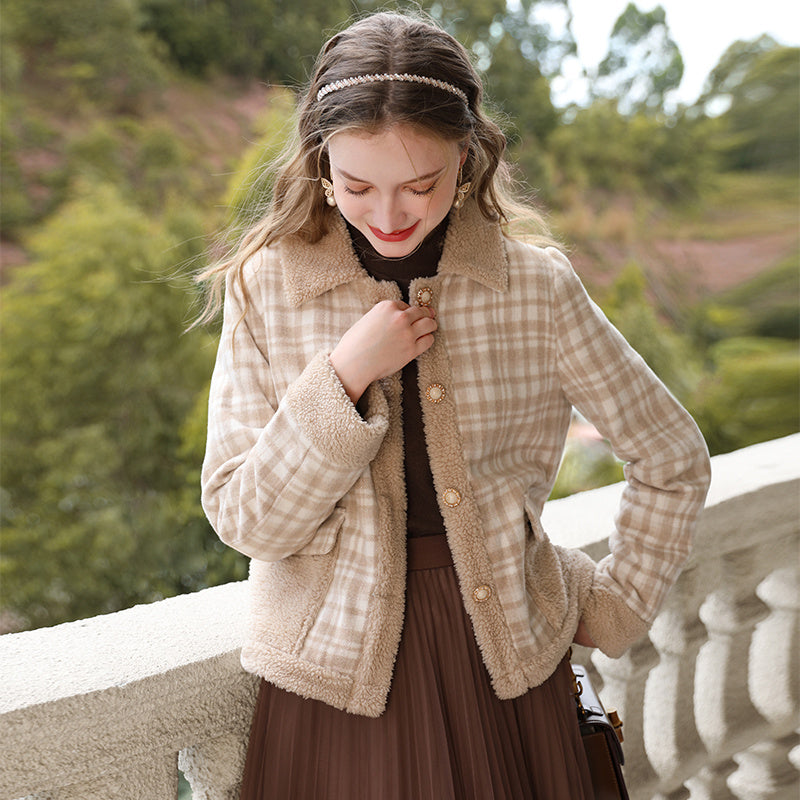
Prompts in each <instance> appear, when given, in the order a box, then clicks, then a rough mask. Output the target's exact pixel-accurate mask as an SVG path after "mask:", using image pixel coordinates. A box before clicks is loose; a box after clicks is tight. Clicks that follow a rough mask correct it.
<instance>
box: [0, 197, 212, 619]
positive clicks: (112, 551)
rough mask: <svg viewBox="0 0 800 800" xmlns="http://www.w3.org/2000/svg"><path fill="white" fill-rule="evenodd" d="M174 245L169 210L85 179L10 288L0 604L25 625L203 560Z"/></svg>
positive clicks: (176, 578) (155, 591)
mask: <svg viewBox="0 0 800 800" xmlns="http://www.w3.org/2000/svg"><path fill="white" fill-rule="evenodd" d="M177 227H178V228H180V229H181V230H182V232H183V233H185V230H186V220H185V219H184V220H180V221H179V225H178V226H177ZM178 244H179V241H176V237H175V236H174V234H173V233H172V232H171V231H170V225H169V220H167V222H166V224H161V223H155V222H153V221H151V220H150V219H148V218H147V217H146V216H144V215H143V214H142V212H140V211H138V210H136V209H135V208H133V207H131V206H130V205H128V204H127V203H126V202H125V201H124V200H123V198H122V197H121V196H120V195H119V193H118V192H117V191H115V190H114V189H112V188H110V187H108V186H107V185H93V186H91V187H87V188H86V190H85V192H84V193H82V194H80V195H79V196H77V197H76V198H75V199H73V200H72V201H71V202H69V203H68V204H67V205H66V206H64V207H63V209H62V210H61V211H60V212H59V213H58V214H57V215H55V216H54V217H53V218H52V219H51V220H50V221H49V222H48V223H47V225H46V226H45V227H44V228H43V229H42V230H41V232H40V233H39V234H38V235H37V236H36V237H35V238H34V239H33V241H32V243H31V247H32V250H33V253H34V261H33V263H31V264H29V265H27V266H26V267H25V268H24V269H20V270H17V271H16V272H15V273H14V275H13V280H12V281H11V283H10V285H9V286H8V287H7V288H6V289H5V290H4V293H3V307H4V330H3V349H2V353H0V366H1V367H2V372H1V373H0V375H1V376H2V390H3V406H2V413H1V414H0V424H1V430H2V440H3V459H2V463H0V475H1V476H2V487H3V492H4V504H3V528H2V535H3V560H2V577H3V587H4V588H3V601H4V604H5V605H6V606H8V607H10V608H11V609H12V610H14V611H16V612H17V613H18V614H20V615H22V616H23V617H25V618H26V620H27V622H28V624H31V625H41V624H50V623H53V622H59V621H64V620H67V619H74V618H78V617H81V616H84V615H87V614H95V613H98V612H100V611H110V610H114V609H117V608H122V607H126V606H128V605H131V604H133V603H136V602H142V601H148V600H152V599H155V598H158V597H161V596H164V595H169V594H174V593H176V592H178V591H181V590H182V588H183V587H184V586H185V584H186V581H187V579H190V580H191V579H192V577H193V576H194V575H195V574H197V573H202V572H203V571H205V566H203V567H202V568H198V567H196V566H193V563H192V560H193V559H194V558H196V553H197V552H202V551H201V549H200V548H195V549H194V551H193V550H192V547H191V546H190V544H189V543H188V542H187V540H186V538H185V536H186V534H187V531H186V530H185V528H184V527H182V525H183V523H185V522H186V512H185V509H182V507H181V504H180V502H179V501H180V500H183V502H184V503H185V502H186V497H185V492H186V467H185V466H184V465H183V464H182V461H181V458H180V453H179V448H180V446H181V439H180V430H181V427H182V425H183V421H184V419H185V417H186V415H187V413H188V412H189V410H190V409H191V408H192V407H193V405H194V403H195V401H196V400H195V399H196V396H197V394H198V391H199V389H200V388H201V387H202V386H203V385H204V384H205V382H206V380H207V376H208V374H209V373H210V369H211V363H212V358H213V348H212V347H210V346H209V345H210V343H209V342H208V341H207V340H205V337H203V336H202V334H200V333H199V332H195V333H193V334H191V335H185V336H184V335H182V331H183V328H184V324H185V319H186V311H187V309H186V308H185V299H182V298H185V287H184V291H179V289H178V287H175V286H170V285H169V284H168V283H167V282H166V280H165V279H166V278H167V277H168V272H169V271H170V269H171V268H170V266H169V265H170V264H172V263H174V261H173V258H174V256H175V255H176V254H178V253H180V254H181V255H184V254H185V250H184V251H183V252H181V248H180V247H177V248H176V245H178ZM195 494H196V489H195ZM196 501H197V497H196V496H195V506H197V505H198V504H197V502H196ZM197 516H199V511H198V513H197V514H195V517H197ZM194 527H195V529H194V530H189V531H188V533H189V534H191V536H190V539H191V538H194V539H195V540H197V539H198V538H200V536H201V531H200V530H199V528H198V526H197V525H195V526H194ZM202 533H203V534H204V535H205V536H207V537H209V539H210V533H209V531H208V528H207V527H206V528H205V530H204V532H202ZM195 543H196V542H195ZM187 552H188V553H189V556H188V558H187V555H186V554H187ZM32 553H35V554H36V557H35V558H32V557H31V554H32ZM187 561H188V564H187Z"/></svg>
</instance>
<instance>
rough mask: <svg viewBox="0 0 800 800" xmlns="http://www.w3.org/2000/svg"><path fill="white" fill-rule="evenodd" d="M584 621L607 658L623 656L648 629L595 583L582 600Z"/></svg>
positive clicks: (623, 605) (606, 590) (606, 587)
mask: <svg viewBox="0 0 800 800" xmlns="http://www.w3.org/2000/svg"><path fill="white" fill-rule="evenodd" d="M583 622H584V624H585V625H586V628H587V630H588V631H589V635H590V636H591V637H592V639H593V640H594V643H595V644H596V645H597V647H598V648H599V649H600V650H602V651H603V652H604V653H605V654H606V655H607V656H609V658H619V657H620V656H622V655H623V654H624V653H625V651H626V650H627V649H628V648H629V647H630V646H631V645H632V644H633V643H634V642H636V641H637V640H638V639H640V638H641V637H642V636H644V634H645V633H647V630H648V628H649V627H650V626H649V625H648V624H647V623H646V622H645V621H644V620H643V619H642V618H641V617H639V616H638V615H637V614H636V613H634V612H633V611H632V610H631V609H630V607H629V606H628V605H626V603H625V601H624V600H623V599H622V598H621V597H620V596H619V595H618V594H617V593H616V592H615V591H613V590H612V589H611V588H609V587H608V586H604V585H603V584H602V583H600V582H598V581H597V580H595V581H594V582H593V583H592V588H591V589H590V591H589V594H588V596H587V597H586V599H585V601H584V606H583Z"/></svg>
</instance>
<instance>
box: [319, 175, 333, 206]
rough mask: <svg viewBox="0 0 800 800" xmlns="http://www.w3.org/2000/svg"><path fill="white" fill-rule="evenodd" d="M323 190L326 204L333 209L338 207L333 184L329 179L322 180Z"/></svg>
mask: <svg viewBox="0 0 800 800" xmlns="http://www.w3.org/2000/svg"><path fill="white" fill-rule="evenodd" d="M320 181H321V183H322V188H323V189H324V190H325V202H326V203H327V204H328V205H329V206H331V207H333V206H335V205H336V198H335V197H334V196H333V184H332V183H331V182H330V181H329V180H328V179H327V178H320Z"/></svg>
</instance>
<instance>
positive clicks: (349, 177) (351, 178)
mask: <svg viewBox="0 0 800 800" xmlns="http://www.w3.org/2000/svg"><path fill="white" fill-rule="evenodd" d="M331 166H333V165H331ZM445 169H447V166H446V165H445V166H444V167H440V168H439V169H437V170H434V171H433V172H429V173H428V174H427V175H420V176H419V177H417V178H412V179H411V180H410V181H404V182H403V184H402V185H403V186H405V185H406V184H407V183H423V182H424V181H428V180H430V179H431V178H435V177H437V176H438V175H440V174H441V173H442V172H444V171H445ZM336 171H337V172H338V173H339V174H340V175H341V176H342V177H343V178H345V179H346V180H348V181H353V182H354V183H370V181H365V180H364V179H363V178H356V176H355V175H350V173H348V172H345V171H344V170H343V169H339V167H336Z"/></svg>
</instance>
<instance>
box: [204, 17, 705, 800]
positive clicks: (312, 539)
mask: <svg viewBox="0 0 800 800" xmlns="http://www.w3.org/2000/svg"><path fill="white" fill-rule="evenodd" d="M481 100H482V88H481V84H480V80H479V78H478V76H477V74H476V72H475V70H474V69H473V67H472V65H471V63H470V59H469V57H468V55H467V53H466V51H465V50H464V48H463V47H461V45H459V44H458V43H457V42H456V41H455V40H454V39H453V38H452V37H450V36H449V35H448V34H446V33H445V32H443V31H442V30H440V29H439V28H437V27H436V26H434V25H431V24H429V23H427V22H424V21H419V20H417V19H414V18H410V17H407V16H403V15H397V14H377V15H373V16H370V17H367V18H366V19H363V20H361V21H359V22H357V23H355V24H354V25H352V26H351V27H350V28H348V29H347V30H345V31H344V32H342V33H340V34H338V35H336V36H334V37H333V38H332V39H331V40H330V41H329V42H328V43H327V44H326V45H325V47H324V48H323V50H322V52H321V53H320V55H319V58H318V61H317V64H316V68H315V70H314V74H313V77H312V79H311V83H310V86H309V88H308V92H307V94H306V96H305V99H304V101H303V103H302V106H301V108H300V111H299V119H298V137H297V140H296V142H294V143H293V145H292V150H291V152H290V153H289V155H288V157H287V158H286V159H285V160H284V162H283V163H282V164H281V166H280V167H279V170H278V172H277V177H276V181H275V185H274V186H275V188H274V192H273V196H272V199H271V205H270V207H269V209H268V212H267V214H266V215H265V216H264V217H263V218H262V219H261V220H260V221H259V222H258V223H257V224H256V225H255V226H254V227H253V228H252V230H251V231H250V232H249V233H248V235H247V236H246V237H245V239H244V240H243V242H242V244H241V246H240V248H239V250H238V251H237V253H236V254H235V255H234V256H233V257H232V258H231V259H230V260H229V261H227V262H225V263H223V264H221V265H220V266H219V267H218V268H216V269H215V270H213V271H212V272H211V273H210V274H209V275H208V276H207V277H209V278H211V279H212V280H213V281H214V282H215V286H216V288H217V290H218V291H219V289H220V284H221V283H222V281H225V283H226V288H225V315H224V324H223V332H222V337H221V341H220V347H219V355H218V361H217V365H216V367H215V370H214V376H213V380H212V387H211V399H210V414H209V433H208V447H207V453H206V459H205V463H204V469H203V504H204V508H205V510H206V513H207V514H208V517H209V519H210V521H211V523H212V524H213V525H214V527H215V530H216V531H217V532H218V534H219V536H220V537H221V538H222V540H223V541H225V542H226V543H227V544H229V545H230V546H232V547H234V548H236V549H237V550H239V551H241V552H243V553H245V554H246V555H248V556H250V557H251V559H252V561H251V573H250V585H251V597H252V602H251V608H250V623H249V626H250V627H249V635H248V639H247V642H246V643H245V645H244V647H243V650H242V663H243V665H244V667H245V669H247V670H249V671H251V672H254V673H256V674H258V675H260V676H261V677H262V678H263V681H262V685H261V691H260V695H259V700H258V705H257V708H256V713H255V716H254V720H253V727H252V732H251V737H250V744H249V750H248V757H247V764H246V767H245V775H244V780H243V787H242V797H244V798H256V797H258V798H262V797H263V798H266V797H271V798H272V797H274V798H292V800H297V799H298V798H300V799H302V798H315V800H316V799H318V798H338V797H345V796H346V797H348V798H370V799H371V800H374V799H375V798H378V799H380V800H384V799H386V800H392V799H394V798H397V800H400V798H404V799H405V798H415V799H417V798H420V799H424V798H432V799H433V798H436V800H441V798H480V799H481V800H485V799H486V798H529V797H530V798H533V797H535V798H553V800H556V798H557V799H558V800H561V799H562V798H582V797H586V798H590V797H591V796H592V794H591V787H590V783H589V778H588V774H587V768H586V762H585V756H584V754H583V750H582V747H581V742H580V737H579V734H578V730H577V724H576V718H575V710H574V704H573V699H572V696H571V694H570V671H569V664H568V661H567V660H566V658H565V654H566V653H567V651H568V649H569V646H570V644H571V642H572V641H573V640H574V641H576V642H578V643H580V644H584V645H588V646H595V645H596V646H598V647H600V648H601V649H602V650H603V651H604V652H606V653H608V654H609V655H611V656H618V655H621V654H622V653H623V652H624V651H625V650H626V649H627V647H629V646H630V645H631V644H632V643H633V642H634V641H635V640H636V639H637V638H639V637H640V636H641V635H643V634H644V633H645V631H646V630H647V628H648V625H649V624H650V623H651V622H652V620H653V618H654V616H655V614H656V613H657V610H658V608H659V606H660V604H661V601H662V599H663V597H664V595H665V593H666V592H667V590H668V589H669V587H670V586H671V585H672V583H673V582H674V580H675V579H676V577H677V574H678V572H679V570H680V568H681V565H682V564H683V562H684V561H685V559H686V557H687V555H688V551H689V547H690V541H691V533H692V528H693V525H694V522H695V519H696V517H697V514H698V513H699V510H700V508H701V506H702V503H703V500H704V497H705V492H706V489H707V486H708V477H709V467H708V455H707V451H706V448H705V445H704V443H703V440H702V437H701V436H700V434H699V432H698V430H697V428H696V426H695V425H694V423H693V421H692V420H691V418H690V417H689V416H688V414H687V413H686V412H685V411H684V410H683V409H682V408H681V407H680V405H679V404H678V403H677V402H676V401H675V399H674V398H673V397H672V396H671V395H670V393H669V392H668V391H667V390H666V389H665V388H664V386H663V385H662V384H661V383H660V382H659V380H658V379H657V378H656V377H655V376H654V375H653V373H652V372H651V371H650V370H649V369H648V368H647V366H646V365H645V364H644V362H643V361H642V359H641V358H640V357H639V356H638V355H637V354H636V353H635V352H634V351H633V350H631V348H630V347H629V346H628V345H627V344H626V342H625V341H624V340H623V339H622V337H621V336H620V335H619V333H617V331H616V330H615V329H614V328H613V327H612V326H611V325H610V324H609V323H608V321H607V320H606V319H605V317H604V316H603V315H602V313H601V312H600V311H599V309H598V308H597V307H596V306H595V305H594V304H593V303H592V301H591V300H590V299H589V298H588V297H587V295H586V293H585V291H584V290H583V287H582V286H581V284H580V281H579V280H578V278H577V277H576V275H575V274H574V272H573V271H572V269H571V267H570V265H569V263H568V262H567V260H566V258H565V257H564V256H563V255H562V254H561V253H560V252H559V251H558V250H557V249H555V248H554V247H552V246H549V243H548V242H547V241H546V240H539V242H538V244H534V243H531V242H530V241H527V242H523V241H520V240H517V239H514V238H513V237H512V236H510V235H509V234H508V230H507V228H508V226H507V223H508V221H509V219H510V218H511V217H512V216H513V217H514V218H515V219H519V218H523V219H528V220H530V219H533V218H534V215H533V214H532V212H530V211H528V210H525V209H523V208H521V207H520V206H519V204H516V203H514V202H513V201H512V200H511V199H510V196H509V192H508V189H507V183H508V182H507V170H506V166H505V163H504V161H503V150H504V147H505V139H504V137H503V135H502V133H501V132H500V130H499V129H498V128H497V126H496V125H495V124H494V123H492V122H491V121H490V120H489V119H487V117H486V116H485V115H484V113H483V111H482V109H481ZM573 405H574V406H575V407H577V408H579V409H580V410H581V412H582V413H583V414H584V415H585V416H586V417H587V418H588V419H590V420H591V421H592V422H593V423H594V424H595V425H596V426H597V427H598V429H599V430H600V431H601V433H602V434H603V435H604V436H606V437H607V438H608V439H609V440H610V441H611V443H612V445H613V446H614V449H615V451H616V453H617V454H618V456H619V457H620V458H622V459H624V460H625V461H626V462H627V466H626V477H627V480H628V485H627V488H626V490H625V493H624V496H623V500H622V505H621V508H620V510H619V514H618V516H617V519H616V529H615V531H614V532H613V533H612V535H611V538H610V546H611V551H612V552H611V555H610V556H609V557H608V558H606V559H604V560H603V561H601V562H600V563H599V564H595V563H594V562H593V561H592V560H591V559H590V558H589V557H588V556H586V555H585V554H583V553H581V552H578V551H572V550H567V549H564V548H561V547H558V546H557V545H554V544H552V543H551V542H550V541H549V540H548V537H547V535H546V533H545V532H544V531H543V529H542V527H541V524H540V522H539V516H540V512H541V510H542V506H543V504H544V502H545V500H546V498H547V497H548V495H549V493H550V490H551V488H552V485H553V482H554V480H555V477H556V473H557V470H558V466H559V461H560V456H561V453H562V451H563V446H564V441H565V437H566V433H567V428H568V425H569V421H570V415H571V411H572V407H573ZM610 522H611V521H610Z"/></svg>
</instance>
